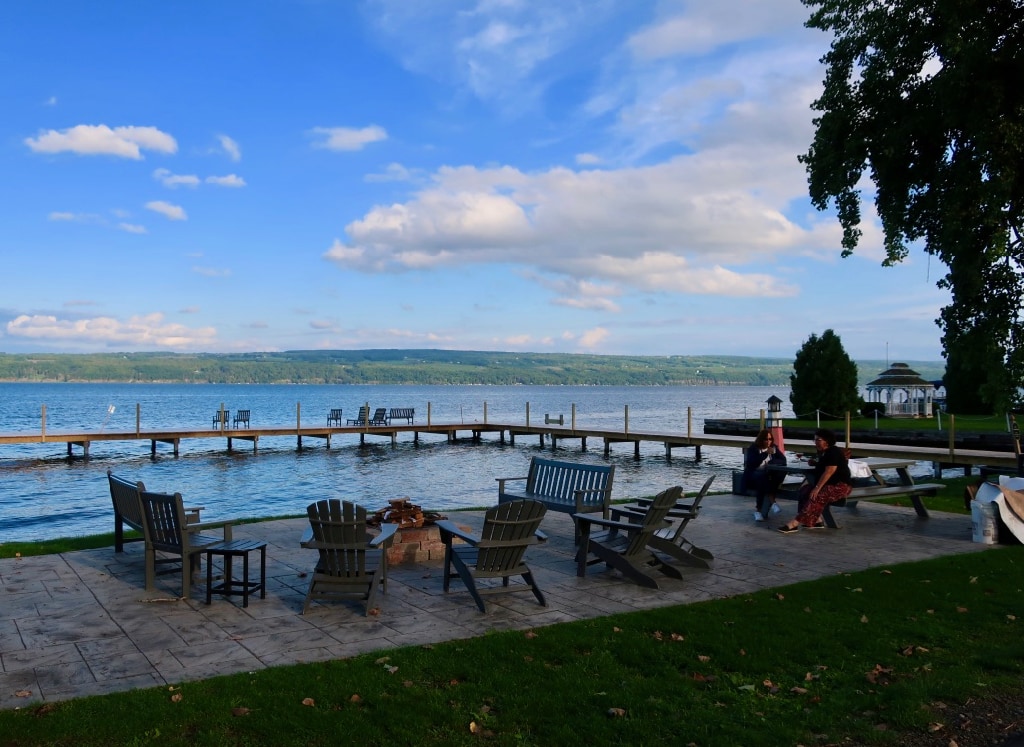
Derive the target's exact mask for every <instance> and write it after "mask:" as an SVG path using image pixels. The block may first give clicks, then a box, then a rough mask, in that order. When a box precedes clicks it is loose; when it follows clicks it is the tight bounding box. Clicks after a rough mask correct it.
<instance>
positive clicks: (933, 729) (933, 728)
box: [928, 722, 946, 734]
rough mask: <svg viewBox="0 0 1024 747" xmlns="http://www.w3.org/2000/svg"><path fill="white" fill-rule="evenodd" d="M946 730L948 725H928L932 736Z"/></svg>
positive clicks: (936, 723)
mask: <svg viewBox="0 0 1024 747" xmlns="http://www.w3.org/2000/svg"><path fill="white" fill-rule="evenodd" d="M944 728H946V725H945V724H940V723H938V722H935V723H933V724H928V731H930V732H931V733H932V734H934V733H935V732H937V731H942V730H943V729H944Z"/></svg>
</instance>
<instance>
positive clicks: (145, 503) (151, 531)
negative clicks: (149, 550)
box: [139, 491, 186, 554]
mask: <svg viewBox="0 0 1024 747" xmlns="http://www.w3.org/2000/svg"><path fill="white" fill-rule="evenodd" d="M139 498H140V500H141V502H142V510H143V513H144V514H145V517H146V523H145V531H146V541H147V542H148V543H149V544H150V545H151V546H152V547H153V548H154V549H156V550H162V551H164V552H174V553H179V554H180V553H181V552H182V546H183V539H182V532H183V531H185V529H184V528H185V524H186V521H185V508H184V505H183V503H182V500H181V493H174V494H173V495H169V494H167V493H150V492H148V491H143V492H141V493H140V494H139Z"/></svg>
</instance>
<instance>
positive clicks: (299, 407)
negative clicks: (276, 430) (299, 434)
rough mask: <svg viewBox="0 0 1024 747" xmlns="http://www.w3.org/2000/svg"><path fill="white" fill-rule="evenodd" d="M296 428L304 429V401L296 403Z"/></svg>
mask: <svg viewBox="0 0 1024 747" xmlns="http://www.w3.org/2000/svg"><path fill="white" fill-rule="evenodd" d="M295 430H296V431H301V430H302V403H301V402H296V403H295Z"/></svg>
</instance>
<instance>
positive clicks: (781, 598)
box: [775, 594, 786, 602]
mask: <svg viewBox="0 0 1024 747" xmlns="http://www.w3.org/2000/svg"><path fill="white" fill-rule="evenodd" d="M775 598H776V599H778V600H779V601H780V602H781V601H782V600H783V599H785V598H786V597H785V596H784V595H782V594H776V595H775Z"/></svg>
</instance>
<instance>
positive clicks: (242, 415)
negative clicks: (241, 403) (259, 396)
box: [231, 410, 249, 428]
mask: <svg viewBox="0 0 1024 747" xmlns="http://www.w3.org/2000/svg"><path fill="white" fill-rule="evenodd" d="M240 425H244V426H245V427H246V428H248V427H249V411H248V410H239V411H238V412H236V413H235V417H233V418H232V419H231V427H232V428H237V427H238V426H240Z"/></svg>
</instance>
